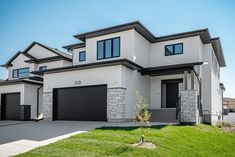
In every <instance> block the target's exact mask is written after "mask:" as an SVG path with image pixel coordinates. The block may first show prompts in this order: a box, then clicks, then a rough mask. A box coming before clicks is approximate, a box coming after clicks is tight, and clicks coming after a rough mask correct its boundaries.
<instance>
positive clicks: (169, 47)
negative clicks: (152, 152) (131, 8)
mask: <svg viewBox="0 0 235 157" xmlns="http://www.w3.org/2000/svg"><path fill="white" fill-rule="evenodd" d="M74 37H75V38H77V39H79V40H80V41H82V42H81V43H78V44H73V45H68V46H64V48H65V49H67V50H68V51H69V52H70V53H72V56H73V57H72V65H71V66H67V67H64V66H63V67H62V66H61V67H60V68H48V69H45V70H43V71H41V70H39V69H37V68H36V69H35V70H34V71H33V70H31V71H33V72H31V73H32V74H34V75H39V76H43V78H44V80H43V100H42V101H43V105H42V110H43V111H42V112H43V114H44V119H48V120H91V121H93V120H96V121H115V122H116V121H118V122H122V121H130V120H131V119H132V118H133V115H134V114H135V106H136V92H137V91H139V93H140V94H141V95H143V96H145V97H146V98H147V99H148V101H149V109H150V111H151V112H152V118H151V120H152V121H159V122H181V123H188V124H195V123H199V122H202V121H204V122H207V123H212V124H214V123H216V122H217V121H218V120H219V119H220V118H219V117H220V116H221V114H222V89H221V88H220V67H225V66H226V64H225V59H224V56H223V50H222V47H221V43H220V39H219V38H211V37H210V34H209V31H208V29H202V30H196V31H191V32H185V33H179V34H173V35H167V36H162V37H156V36H154V35H153V34H152V33H151V32H150V31H149V30H148V29H147V28H145V27H144V26H143V25H142V24H141V23H140V22H138V21H136V22H131V23H127V24H123V25H118V26H114V27H109V28H105V29H100V30H96V31H92V32H88V33H82V34H78V35H75V36H74ZM37 54H40V53H37ZM31 60H32V59H31ZM0 89H1V87H0ZM21 104H25V103H21Z"/></svg>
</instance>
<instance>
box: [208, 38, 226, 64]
mask: <svg viewBox="0 0 235 157" xmlns="http://www.w3.org/2000/svg"><path fill="white" fill-rule="evenodd" d="M211 44H212V47H213V49H214V51H215V55H216V57H217V60H218V62H219V65H220V67H225V66H226V62H225V58H224V53H223V49H222V45H221V42H220V38H219V37H217V38H212V39H211Z"/></svg>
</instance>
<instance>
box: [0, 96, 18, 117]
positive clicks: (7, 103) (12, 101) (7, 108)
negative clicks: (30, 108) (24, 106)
mask: <svg viewBox="0 0 235 157" xmlns="http://www.w3.org/2000/svg"><path fill="white" fill-rule="evenodd" d="M1 99H2V100H1V102H2V106H1V110H2V115H1V119H2V120H20V93H9V94H2V95H1Z"/></svg>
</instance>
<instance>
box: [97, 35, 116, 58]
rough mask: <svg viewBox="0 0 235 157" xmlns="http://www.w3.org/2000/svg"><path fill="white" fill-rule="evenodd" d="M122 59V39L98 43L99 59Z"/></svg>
mask: <svg viewBox="0 0 235 157" xmlns="http://www.w3.org/2000/svg"><path fill="white" fill-rule="evenodd" d="M114 57H120V37H117V38H112V39H106V40H101V41H97V59H98V60H100V59H106V58H114Z"/></svg>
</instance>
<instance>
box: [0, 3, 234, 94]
mask: <svg viewBox="0 0 235 157" xmlns="http://www.w3.org/2000/svg"><path fill="white" fill-rule="evenodd" d="M135 20H139V21H141V22H142V23H143V24H144V25H145V26H146V27H147V28H148V29H149V30H150V31H151V32H153V33H154V34H155V35H156V36H162V35H168V34H174V33H179V32H184V31H191V30H195V29H202V28H209V31H210V33H211V36H212V37H217V36H219V37H220V38H221V41H222V46H223V50H224V55H225V59H226V62H227V67H226V68H222V70H221V82H223V83H224V84H225V87H226V92H225V94H224V95H225V96H230V97H235V40H234V36H235V29H234V26H235V1H233V0H227V1H221V0H220V1H219V0H218V1H217V0H207V1H205V0H197V1H190V2H189V1H188V0H178V1H177V0H176V1H173V0H149V1H148V0H145V1H141V0H133V1H132V0H129V1H127V0H118V1H117V0H113V1H112V0H99V1H92V0H90V1H87V0H84V1H79V0H0V64H4V63H5V62H6V61H7V60H8V59H9V58H10V57H11V56H12V55H14V54H15V53H16V52H17V51H19V50H24V48H26V47H27V46H28V45H29V44H30V43H31V42H32V41H38V42H41V43H43V44H46V45H49V46H51V47H56V48H59V49H61V46H63V45H67V44H72V43H76V42H78V40H77V39H75V38H73V37H72V35H74V34H78V33H83V32H86V31H91V30H95V29H99V28H103V27H107V26H113V25H117V24H122V23H126V22H131V21H135ZM6 77H7V72H6V70H4V68H0V78H2V79H4V78H6Z"/></svg>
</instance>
